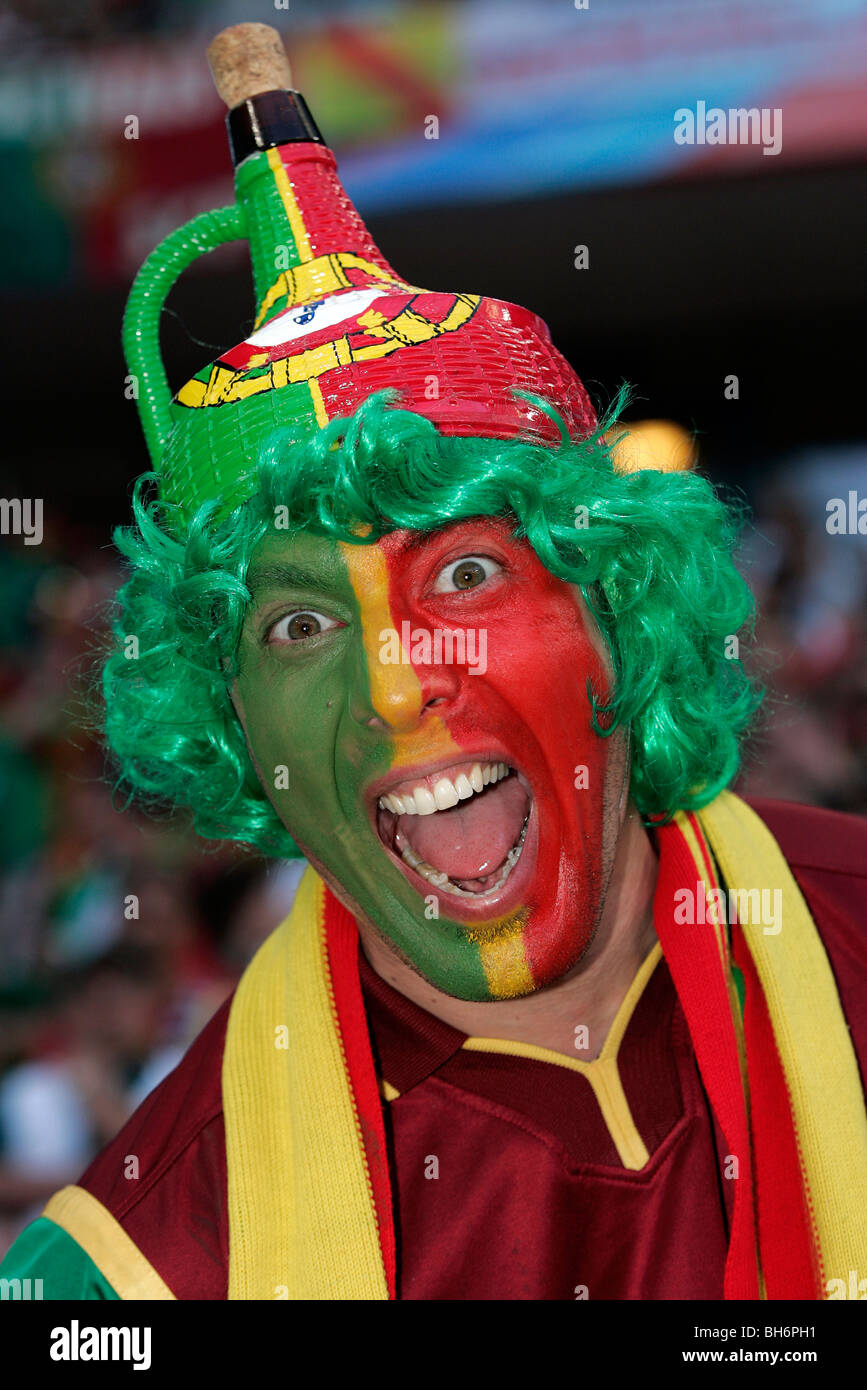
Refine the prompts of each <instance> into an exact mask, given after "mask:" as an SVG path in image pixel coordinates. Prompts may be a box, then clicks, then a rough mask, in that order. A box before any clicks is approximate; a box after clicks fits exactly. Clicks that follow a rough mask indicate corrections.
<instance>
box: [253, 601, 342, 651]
mask: <svg viewBox="0 0 867 1390" xmlns="http://www.w3.org/2000/svg"><path fill="white" fill-rule="evenodd" d="M338 627H343V623H340V622H338V621H337V619H336V618H329V617H328V615H327V614H326V613H319V612H317V611H316V609H313V608H296V609H295V610H294V611H293V612H291V613H284V615H283V617H282V618H278V619H277V621H276V623H272V625H271V626H270V627H269V628H268V631H267V633H266V635H265V640H266V642H273V643H275V644H276V643H294V642H304V641H306V640H307V639H308V638H310V637H318V636H319V634H320V633H322V632H329V631H330V630H331V629H333V628H338Z"/></svg>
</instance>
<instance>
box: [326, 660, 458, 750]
mask: <svg viewBox="0 0 867 1390" xmlns="http://www.w3.org/2000/svg"><path fill="white" fill-rule="evenodd" d="M398 647H399V644H397V643H392V644H390V646H382V647H380V646H377V647H376V649H375V650H374V649H373V644H372V643H370V642H367V641H365V643H364V648H365V651H364V656H365V658H366V659H365V660H363V661H361V662H359V670H358V672H357V677H356V679H355V680H354V681H353V694H352V699H351V702H350V709H351V713H352V717H353V718H354V719H355V720H356V721H357V722H358V723H359V724H363V725H364V726H365V727H366V728H370V729H378V730H381V731H387V732H390V733H397V734H406V733H411V732H412V730H413V729H415V728H417V727H418V725H419V724H420V723H421V721H422V720H423V718H424V716H425V714H426V713H427V711H428V710H432V709H437V708H439V707H444V706H445V705H447V704H449V703H450V702H451V701H453V700H454V699H455V698H456V696H457V693H458V690H459V687H460V674H459V672H458V671H457V670H456V669H455V667H454V666H443V665H430V666H421V665H418V664H415V665H414V664H412V663H411V662H410V658H409V654H408V653H407V651H406V649H405V648H403V647H399V650H398Z"/></svg>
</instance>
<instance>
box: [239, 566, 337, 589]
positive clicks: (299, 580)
mask: <svg viewBox="0 0 867 1390" xmlns="http://www.w3.org/2000/svg"><path fill="white" fill-rule="evenodd" d="M323 587H324V585H323V582H322V574H321V572H319V573H315V572H314V571H313V570H309V569H305V568H304V566H303V565H294V564H291V563H290V562H288V561H281V562H278V563H274V564H265V565H256V566H255V568H254V569H252V570H251V571H250V573H249V574H248V575H247V588H248V589H249V590H250V592H251V594H254V595H255V594H257V593H258V592H259V591H260V590H261V589H317V590H319V591H320V592H321V591H322V589H323Z"/></svg>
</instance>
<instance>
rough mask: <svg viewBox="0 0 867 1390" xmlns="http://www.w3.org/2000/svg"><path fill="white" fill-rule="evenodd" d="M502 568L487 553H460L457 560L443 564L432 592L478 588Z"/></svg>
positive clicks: (440, 592) (451, 592)
mask: <svg viewBox="0 0 867 1390" xmlns="http://www.w3.org/2000/svg"><path fill="white" fill-rule="evenodd" d="M502 568H503V567H502V565H499V564H498V563H497V561H496V560H492V559H491V557H490V556H489V555H462V556H461V558H460V559H459V560H449V562H448V564H447V565H443V567H442V569H441V570H440V571H439V573H438V575H437V577H436V580H435V581H434V585H433V589H432V592H433V593H435V594H457V593H462V592H463V591H464V590H466V589H478V588H479V586H480V585H482V584H484V583H485V582H486V581H487V580H488V579H491V578H492V577H493V576H494V575H495V574H499V573H501V572H502Z"/></svg>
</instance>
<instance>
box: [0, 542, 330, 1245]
mask: <svg viewBox="0 0 867 1390" xmlns="http://www.w3.org/2000/svg"><path fill="white" fill-rule="evenodd" d="M119 579H120V569H119V566H116V565H115V563H114V561H113V558H112V554H111V551H110V550H108V549H105V548H97V547H96V545H94V544H93V543H92V542H89V541H88V540H87V539H86V538H82V537H81V536H78V535H75V534H70V535H63V536H61V535H51V534H47V535H46V538H45V541H44V543H43V544H42V545H41V546H38V547H25V546H23V545H22V544H21V543H20V541H19V542H15V543H10V544H4V547H3V549H2V550H0V589H2V592H3V594H4V597H5V599H6V602H5V603H4V604H3V606H2V609H0V802H2V817H0V1253H2V1251H3V1250H5V1248H6V1247H7V1246H8V1244H9V1243H10V1242H11V1240H12V1239H13V1238H14V1235H15V1234H16V1233H17V1231H18V1230H19V1229H20V1227H21V1226H22V1225H23V1224H25V1222H26V1221H27V1220H29V1219H30V1218H31V1217H32V1215H33V1214H38V1212H39V1210H40V1209H41V1207H42V1205H43V1204H44V1202H45V1200H46V1199H47V1197H48V1196H50V1194H51V1193H52V1192H53V1191H55V1190H56V1189H57V1188H58V1187H60V1186H63V1185H64V1184H66V1183H70V1182H74V1181H75V1180H76V1179H77V1178H78V1177H79V1176H80V1174H81V1172H82V1171H83V1169H84V1168H85V1167H86V1166H87V1164H88V1162H89V1161H90V1159H91V1157H92V1156H93V1155H94V1154H95V1153H96V1152H97V1150H98V1149H99V1148H100V1147H101V1146H102V1145H103V1144H104V1143H105V1142H106V1141H107V1140H108V1139H110V1138H112V1137H113V1136H114V1135H115V1134H116V1133H117V1131H118V1129H119V1128H120V1127H121V1125H122V1124H123V1123H124V1122H125V1120H126V1119H127V1118H128V1116H129V1115H130V1114H131V1113H132V1111H133V1110H134V1109H135V1108H136V1106H137V1105H138V1104H139V1103H140V1101H141V1100H143V1099H144V1097H145V1096H146V1095H147V1094H148V1092H149V1091H150V1090H151V1089H152V1087H153V1086H155V1085H156V1084H157V1083H158V1082H159V1081H160V1080H161V1079H162V1078H163V1077H164V1076H165V1075H166V1074H167V1073H168V1072H169V1071H170V1070H171V1069H172V1067H174V1065H175V1064H176V1062H177V1061H178V1060H179V1058H180V1056H181V1055H182V1053H183V1052H184V1051H185V1049H186V1048H187V1046H188V1045H189V1043H190V1042H191V1041H192V1040H193V1038H194V1037H195V1036H196V1034H197V1033H198V1032H199V1031H200V1029H201V1028H202V1026H203V1025H204V1024H205V1022H206V1021H207V1020H208V1019H209V1018H210V1017H211V1015H212V1014H213V1013H214V1011H215V1010H216V1009H217V1008H218V1007H219V1005H220V1004H221V1003H222V1002H223V1000H224V999H225V998H226V996H227V995H228V994H229V992H230V991H231V989H232V988H233V986H234V984H235V981H236V980H237V978H238V976H239V975H240V973H241V971H242V969H243V968H244V966H245V965H246V963H247V961H248V960H249V959H250V957H251V956H252V955H253V953H254V952H255V950H256V948H257V946H258V945H259V944H260V942H261V941H262V940H263V939H264V937H265V936H266V935H267V934H268V932H269V931H271V930H272V928H273V927H274V926H276V924H277V923H278V922H279V921H281V920H282V918H283V917H284V916H285V915H286V912H287V911H288V909H289V906H290V905H291V901H292V897H293V895H294V890H295V886H296V884H297V880H298V877H299V875H300V872H301V870H302V869H303V863H302V862H301V861H292V862H286V863H275V862H273V861H268V862H266V861H265V860H264V859H263V858H261V857H260V856H257V855H255V854H254V853H252V852H247V851H245V850H244V849H242V848H239V847H236V846H232V845H217V846H214V845H212V844H209V845H206V844H205V843H204V842H203V841H201V840H199V839H198V838H197V837H196V836H195V835H194V833H193V832H192V830H191V829H190V828H189V826H188V825H187V824H185V823H183V822H182V821H181V820H164V819H159V818H155V817H153V816H146V815H143V814H141V813H140V812H138V811H137V810H136V809H135V808H125V807H124V805H123V800H124V799H123V798H122V797H121V798H118V797H117V796H116V795H115V793H114V791H113V788H112V785H111V779H110V773H109V771H108V769H107V765H106V759H105V755H104V752H103V750H102V749H101V748H100V746H99V743H98V740H97V739H96V737H95V736H94V735H93V733H92V732H91V730H92V727H93V715H92V713H88V707H89V704H90V697H89V695H88V691H89V690H90V688H91V687H92V684H93V679H94V671H95V663H96V660H97V658H96V652H97V650H98V647H99V644H100V641H101V639H102V636H103V632H104V626H105V622H106V618H107V614H108V608H109V605H110V602H111V599H112V596H113V594H114V593H115V591H116V589H117V587H118V582H119Z"/></svg>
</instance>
